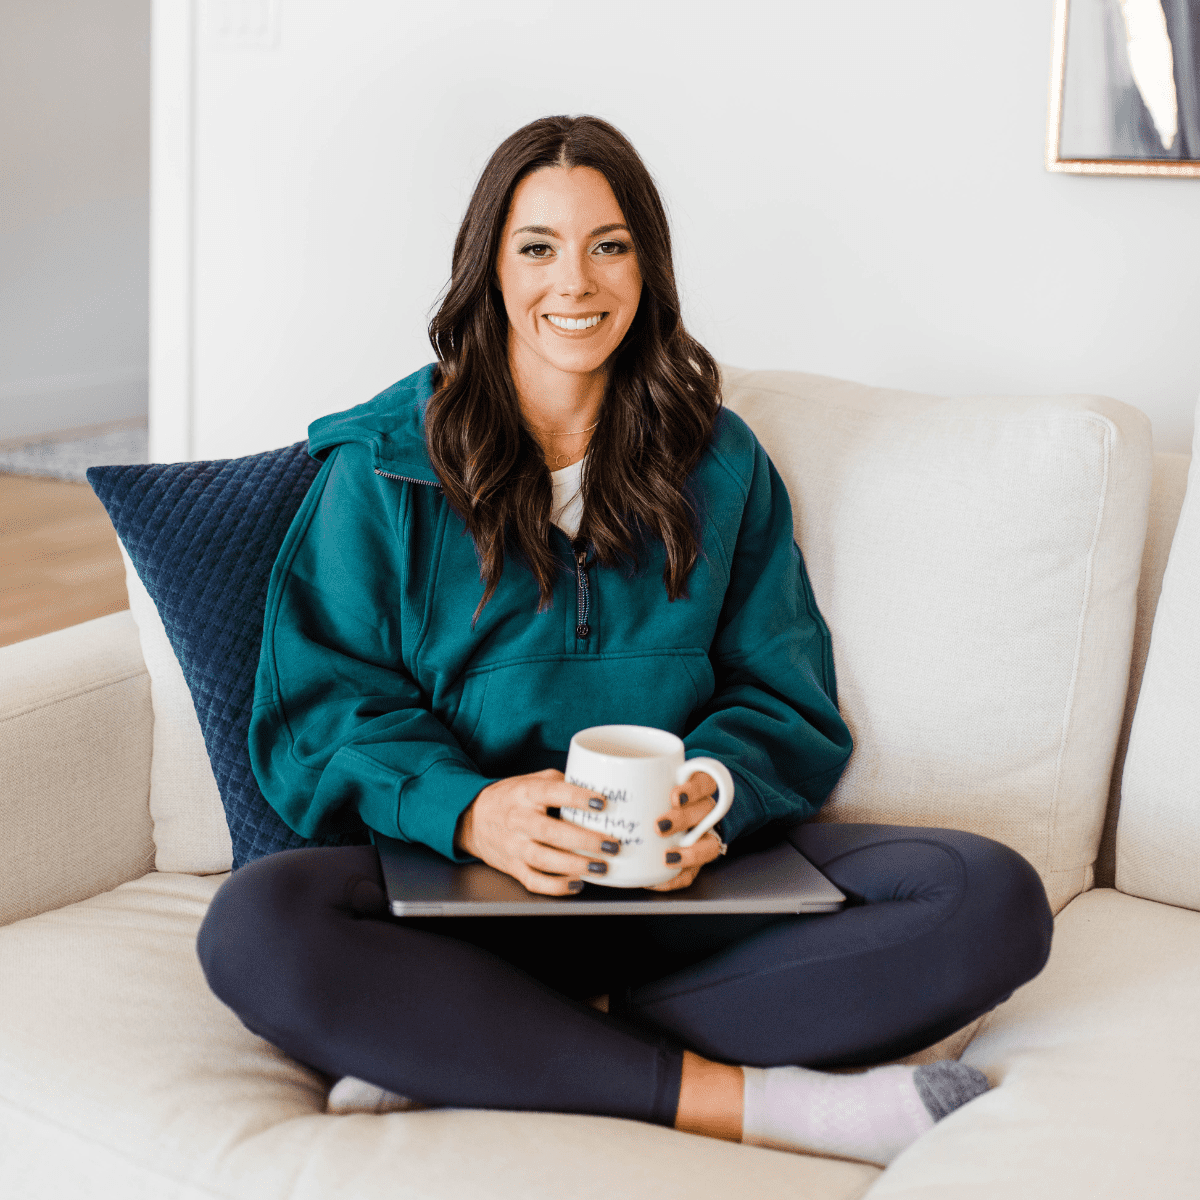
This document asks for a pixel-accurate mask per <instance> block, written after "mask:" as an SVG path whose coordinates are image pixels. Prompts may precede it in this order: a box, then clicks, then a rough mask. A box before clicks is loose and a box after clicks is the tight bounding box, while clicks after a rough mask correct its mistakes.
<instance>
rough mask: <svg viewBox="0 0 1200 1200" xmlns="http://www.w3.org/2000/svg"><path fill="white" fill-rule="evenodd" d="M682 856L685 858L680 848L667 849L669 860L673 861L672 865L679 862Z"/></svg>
mask: <svg viewBox="0 0 1200 1200" xmlns="http://www.w3.org/2000/svg"><path fill="white" fill-rule="evenodd" d="M682 858H683V855H682V854H680V853H679V851H678V850H668V851H667V862H669V863H671V864H672V865H674V864H675V863H677V862H679V861H680V860H681V859H682Z"/></svg>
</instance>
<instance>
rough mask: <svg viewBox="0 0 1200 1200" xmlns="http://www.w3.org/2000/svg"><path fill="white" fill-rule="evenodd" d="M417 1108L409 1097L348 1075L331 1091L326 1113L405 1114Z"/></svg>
mask: <svg viewBox="0 0 1200 1200" xmlns="http://www.w3.org/2000/svg"><path fill="white" fill-rule="evenodd" d="M416 1107H417V1105H416V1104H415V1103H414V1101H412V1100H410V1099H409V1098H408V1097H407V1096H398V1095H396V1093H395V1092H389V1091H388V1090H387V1089H386V1088H381V1087H377V1086H376V1085H375V1084H373V1083H367V1081H366V1080H365V1079H355V1078H354V1076H353V1075H346V1076H344V1077H343V1078H342V1079H339V1080H338V1081H337V1083H335V1084H334V1085H333V1087H332V1088H331V1089H330V1092H329V1100H328V1101H327V1102H326V1105H325V1111H326V1112H331V1113H337V1114H338V1115H339V1116H340V1115H343V1114H345V1113H386V1112H403V1111H404V1110H405V1109H408V1108H416Z"/></svg>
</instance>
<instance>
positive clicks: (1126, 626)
mask: <svg viewBox="0 0 1200 1200" xmlns="http://www.w3.org/2000/svg"><path fill="white" fill-rule="evenodd" d="M725 374H726V391H725V395H726V401H727V403H728V404H729V406H730V407H731V408H733V409H734V410H735V411H737V412H738V413H739V414H740V415H741V416H742V417H743V418H745V420H746V421H747V422H748V423H749V424H750V426H751V427H752V428H753V429H754V430H755V432H756V433H757V434H758V436H759V438H760V439H761V440H762V442H763V444H764V445H765V447H766V449H767V452H768V453H769V454H770V455H771V458H772V460H773V461H774V462H775V464H776V466H777V467H778V469H779V471H780V473H781V475H782V476H783V479H784V481H785V482H786V484H787V486H788V490H789V492H790V494H791V497H792V502H793V505H794V509H795V520H796V537H797V541H798V542H799V544H800V547H801V550H802V552H803V554H804V557H805V561H806V563H807V565H808V569H809V573H810V576H811V578H812V584H813V588H814V591H815V593H816V598H817V602H818V604H819V606H820V608H821V611H822V613H823V615H824V617H825V620H826V622H827V623H828V624H829V626H830V630H831V632H832V635H833V644H834V663H835V667H836V670H837V678H838V699H839V703H840V706H841V710H842V714H843V716H844V717H845V718H846V721H847V723H848V724H849V726H850V729H851V732H852V734H853V735H854V742H855V750H854V753H853V755H852V757H851V759H850V763H849V766H848V767H847V769H846V772H845V774H844V775H843V777H842V779H841V781H840V782H839V784H838V786H837V788H836V789H835V791H834V793H833V795H832V796H831V798H830V800H829V802H828V803H827V805H826V807H825V808H824V809H823V810H822V814H821V819H824V820H834V821H884V822H891V823H895V824H906V825H923V826H949V827H952V828H957V829H967V830H972V831H974V832H978V833H982V834H985V835H987V836H990V837H993V838H996V839H997V840H999V841H1001V842H1004V843H1006V844H1008V845H1009V846H1012V847H1013V848H1014V849H1016V850H1017V851H1019V852H1020V853H1021V854H1023V855H1024V856H1025V857H1026V858H1027V859H1028V860H1029V861H1030V862H1031V863H1032V864H1033V865H1034V866H1035V867H1036V868H1037V870H1038V872H1039V873H1040V875H1041V877H1042V880H1043V882H1044V883H1045V885H1046V890H1047V893H1048V894H1049V897H1050V901H1051V904H1052V906H1053V908H1054V909H1055V911H1057V910H1058V909H1060V908H1061V907H1062V906H1063V905H1064V904H1066V903H1067V902H1068V901H1069V900H1070V899H1071V898H1072V897H1073V896H1075V895H1077V894H1078V893H1079V892H1080V891H1082V890H1084V889H1085V888H1087V887H1088V886H1090V883H1091V870H1092V863H1093V862H1094V860H1095V857H1096V851H1097V846H1098V844H1099V838H1100V831H1101V828H1102V824H1103V819H1104V809H1105V801H1106V799H1107V795H1108V783H1109V775H1110V772H1111V769H1112V763H1113V755H1114V751H1115V747H1116V742H1117V736H1118V732H1119V729H1120V724H1121V715H1122V709H1123V704H1124V697H1125V685H1126V680H1127V676H1128V667H1129V659H1130V649H1131V645H1132V637H1133V626H1134V614H1135V603H1136V592H1137V583H1138V567H1139V563H1140V559H1141V551H1142V543H1143V539H1144V537H1145V530H1146V516H1147V509H1148V504H1149V493H1150V479H1151V462H1152V452H1151V439H1150V427H1149V422H1148V421H1147V419H1146V417H1145V416H1144V415H1143V414H1142V413H1140V412H1138V411H1137V410H1136V409H1134V408H1131V407H1130V406H1128V405H1124V404H1120V403H1118V402H1117V401H1114V400H1107V399H1104V398H1101V397H1093V396H1068V397H1054V398H1011V397H1010V398H995V397H991V398H962V399H943V398H939V397H934V396H922V395H916V394H913V393H908V392H899V391H885V390H882V389H876V388H869V387H865V386H861V385H857V384H850V383H844V382H841V381H838V380H832V379H826V378H822V377H820V376H813V375H802V374H797V373H792V372H773V371H758V372H748V371H738V370H735V369H727V370H726V373H725Z"/></svg>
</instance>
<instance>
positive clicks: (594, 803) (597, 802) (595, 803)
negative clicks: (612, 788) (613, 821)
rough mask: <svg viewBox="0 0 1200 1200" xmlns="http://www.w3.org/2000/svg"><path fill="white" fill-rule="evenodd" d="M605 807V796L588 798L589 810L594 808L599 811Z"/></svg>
mask: <svg viewBox="0 0 1200 1200" xmlns="http://www.w3.org/2000/svg"><path fill="white" fill-rule="evenodd" d="M603 807H604V797H603V796H589V797H588V808H594V809H597V810H599V809H601V808H603Z"/></svg>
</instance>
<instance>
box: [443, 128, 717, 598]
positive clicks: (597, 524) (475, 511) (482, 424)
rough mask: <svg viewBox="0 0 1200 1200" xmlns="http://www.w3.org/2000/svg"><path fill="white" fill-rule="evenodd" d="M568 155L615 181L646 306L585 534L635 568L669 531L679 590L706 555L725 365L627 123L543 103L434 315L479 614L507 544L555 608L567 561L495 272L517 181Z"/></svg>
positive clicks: (494, 162)
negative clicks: (690, 295)
mask: <svg viewBox="0 0 1200 1200" xmlns="http://www.w3.org/2000/svg"><path fill="white" fill-rule="evenodd" d="M555 166H557V167H577V166H578V167H592V168H594V169H595V170H597V171H599V172H600V173H601V174H602V175H603V176H604V178H605V179H607V180H608V184H609V187H611V188H612V191H613V195H614V196H615V197H616V201H617V204H618V205H619V207H620V209H621V212H622V213H623V214H624V216H625V222H626V224H627V225H628V227H629V233H630V237H631V239H632V241H633V246H634V250H635V252H636V253H637V262H638V268H639V270H640V271H641V276H642V294H641V299H640V302H639V304H638V309H637V313H636V314H635V316H634V319H633V322H632V324H631V325H630V327H629V331H628V332H627V333H626V335H625V338H624V340H623V341H622V342H621V345H620V346H619V347H618V348H617V350H616V352H615V353H614V355H613V361H612V364H611V370H610V374H609V381H608V389H607V391H606V394H605V397H604V402H603V404H602V406H601V409H600V420H599V424H598V425H597V426H596V430H595V432H594V433H593V435H592V439H591V442H590V445H589V448H588V455H587V458H586V459H585V460H584V470H583V484H582V487H583V522H582V524H581V526H580V529H579V534H578V536H577V539H576V546H577V547H578V546H581V545H583V544H585V543H587V542H590V543H591V545H592V546H593V547H594V549H595V553H596V557H597V559H598V560H599V561H600V563H602V564H603V565H604V566H616V565H624V566H626V567H627V568H629V569H630V570H634V569H636V568H637V565H638V557H639V551H640V550H643V549H644V548H645V546H646V542H647V539H654V538H657V539H659V540H661V542H662V544H663V546H664V547H665V549H666V565H665V567H664V570H663V581H664V583H665V584H666V589H667V595H668V596H669V598H670V599H672V600H675V599H677V598H678V597H680V596H682V595H684V594H686V585H687V577H688V574H689V573H690V572H691V569H692V567H693V566H694V565H695V562H696V556H697V547H698V530H697V528H696V512H695V509H694V506H693V504H692V501H691V500H690V498H689V497H688V495H687V492H686V483H687V478H688V475H689V474H690V473H691V471H692V469H693V468H694V467H695V466H696V464H697V462H699V460H700V456H701V455H702V454H703V452H704V448H705V446H706V445H707V444H708V440H709V438H710V437H711V436H712V431H713V425H714V423H715V421H716V417H717V411H718V409H719V408H720V404H721V398H720V375H719V373H718V370H717V364H716V362H715V361H714V359H713V357H712V356H711V355H710V354H709V353H708V351H707V350H705V349H704V347H703V346H701V345H700V343H699V342H697V341H695V340H694V339H693V338H691V337H689V336H688V333H687V331H686V330H685V329H684V327H683V322H682V321H681V319H680V313H679V295H678V292H677V290H676V287H675V271H674V267H673V265H672V261H671V234H670V230H669V229H668V227H667V216H666V212H665V211H664V209H663V204H662V200H661V199H660V197H659V195H658V190H657V189H656V188H655V186H654V181H653V180H652V179H651V178H650V173H649V171H647V170H646V166H645V164H644V163H643V162H642V160H641V158H640V157H639V156H638V153H637V151H636V150H635V149H634V148H633V146H632V145H630V143H629V141H628V139H626V137H625V136H624V135H623V134H622V133H621V132H620V131H619V130H618V129H616V128H614V127H613V126H612V125H609V124H608V123H607V122H606V121H601V120H600V119H599V118H598V117H587V116H584V117H543V118H542V119H541V120H538V121H533V122H532V123H531V124H529V125H526V126H524V127H523V128H521V129H518V130H517V131H516V133H514V134H512V135H511V136H510V137H508V138H507V139H505V141H504V142H502V143H501V144H500V146H499V147H498V148H497V150H496V152H495V153H494V154H493V155H492V157H491V159H490V160H489V161H488V164H487V166H486V167H484V169H483V173H482V175H480V177H479V182H478V183H477V184H476V185H475V191H474V194H473V195H472V196H471V201H470V203H469V204H468V205H467V212H466V215H465V216H464V217H463V222H462V225H461V227H460V228H459V231H458V237H457V238H456V239H455V241H454V260H453V267H452V272H451V278H450V285H449V288H448V289H447V292H446V297H445V299H444V300H443V301H442V304H441V306H440V308H439V309H438V311H437V313H436V315H435V316H434V318H433V320H432V321H430V323H429V340H430V341H431V342H432V343H433V348H434V351H435V352H436V354H437V358H438V385H437V388H436V390H435V392H434V395H433V396H432V398H431V399H430V401H429V406H428V408H427V410H426V414H425V428H426V437H427V440H428V445H429V457H430V460H431V462H432V464H433V469H434V470H435V471H436V472H437V476H438V479H439V480H440V481H441V483H442V487H443V489H444V490H445V494H446V498H447V499H448V500H449V502H450V504H451V506H452V507H453V508H454V510H455V511H456V512H457V513H458V514H459V516H460V517H461V518H462V519H463V521H464V523H465V524H466V527H467V530H468V532H469V533H470V535H471V537H472V538H473V539H474V541H475V547H476V551H477V553H478V555H479V563H480V575H481V577H482V579H483V581H484V584H485V587H484V595H483V599H482V601H481V602H480V605H479V609H478V610H477V611H476V614H475V615H476V617H478V615H479V612H480V611H482V609H483V606H484V605H485V604H486V603H487V602H488V600H489V599H491V596H492V593H493V592H494V591H495V590H496V585H497V583H498V582H499V580H500V575H501V572H502V571H503V569H504V556H505V550H506V548H507V550H508V551H509V553H511V554H513V555H514V556H515V557H517V558H519V559H521V560H523V561H524V562H525V563H527V564H528V566H529V569H530V570H531V571H532V572H533V575H534V577H535V578H536V579H537V582H538V588H539V590H540V593H541V600H540V605H541V607H546V606H547V605H549V603H550V601H551V597H552V595H553V590H554V581H555V576H556V574H557V573H558V572H559V571H560V570H561V569H562V564H561V562H560V560H559V559H558V558H557V557H556V556H555V554H554V552H553V550H551V548H550V515H551V486H550V472H549V469H548V468H547V467H546V464H545V461H544V459H543V456H542V451H541V448H540V446H539V445H538V442H537V439H536V438H535V437H534V436H533V433H532V432H531V431H530V429H529V428H528V426H527V425H526V423H525V422H524V420H523V419H522V416H521V409H520V404H519V402H518V399H517V391H516V387H515V386H514V384H513V381H512V376H511V374H510V372H509V367H508V316H507V313H506V312H505V308H504V299H503V297H502V296H501V294H500V290H499V287H498V286H497V284H496V281H495V264H496V259H497V255H498V253H499V247H500V237H501V233H502V232H503V229H504V223H505V221H506V220H507V218H508V211H509V207H510V205H511V203H512V196H513V192H514V191H515V189H516V187H517V185H518V184H519V183H520V182H521V180H523V179H524V178H525V177H526V176H527V175H529V174H531V173H532V172H533V171H537V170H540V169H541V168H543V167H555Z"/></svg>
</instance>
